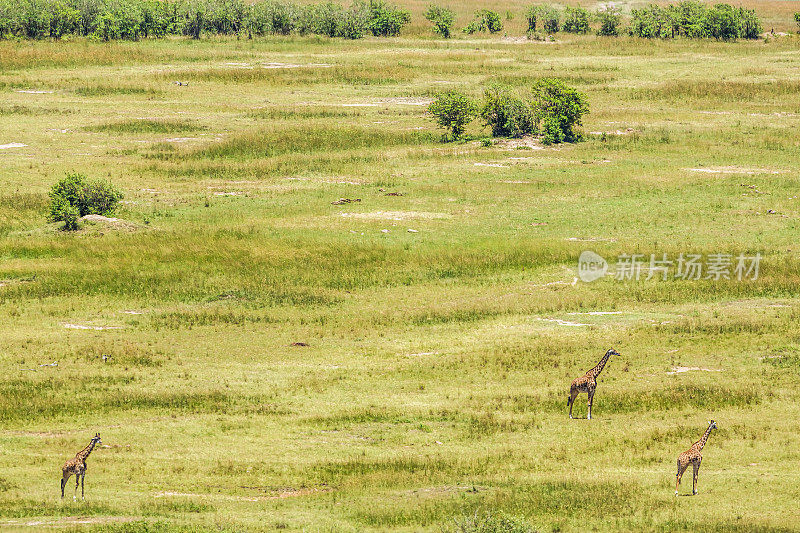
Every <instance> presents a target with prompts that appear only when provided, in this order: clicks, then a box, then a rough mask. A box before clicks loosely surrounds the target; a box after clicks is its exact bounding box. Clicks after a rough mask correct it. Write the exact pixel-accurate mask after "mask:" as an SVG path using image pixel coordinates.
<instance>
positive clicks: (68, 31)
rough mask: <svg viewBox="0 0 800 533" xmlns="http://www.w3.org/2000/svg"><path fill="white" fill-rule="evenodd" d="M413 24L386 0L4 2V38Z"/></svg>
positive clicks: (0, 3)
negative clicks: (302, 1) (296, 0)
mask: <svg viewBox="0 0 800 533" xmlns="http://www.w3.org/2000/svg"><path fill="white" fill-rule="evenodd" d="M410 19H411V14H410V13H409V12H408V11H405V10H402V9H399V8H397V7H395V6H391V5H389V4H386V3H385V2H384V1H383V0H370V1H369V2H368V3H367V2H365V1H362V0H356V1H354V2H353V4H352V5H350V6H349V7H345V6H342V5H341V4H338V3H335V2H326V3H321V4H312V5H303V6H299V5H296V4H293V3H289V2H280V1H275V0H266V1H261V2H256V3H254V4H246V3H244V2H243V1H242V0H22V1H19V0H0V37H4V38H8V37H15V36H18V37H26V38H29V39H41V38H48V37H49V38H56V39H57V38H61V37H63V36H65V35H82V36H89V37H93V38H96V39H101V40H104V41H108V40H111V39H129V40H138V39H141V38H147V37H164V36H167V35H187V36H191V37H193V38H195V39H197V38H199V37H200V35H201V34H203V33H204V32H208V33H215V34H221V35H234V34H235V35H243V36H248V37H252V36H254V35H268V34H281V35H288V34H290V33H299V34H318V35H325V36H328V37H344V38H347V39H360V38H361V37H363V36H364V35H366V34H372V35H376V36H393V35H398V34H399V33H400V29H401V28H402V27H403V26H404V25H405V24H407V23H408V22H409V21H410Z"/></svg>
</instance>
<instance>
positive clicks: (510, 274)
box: [0, 2, 800, 532]
mask: <svg viewBox="0 0 800 533" xmlns="http://www.w3.org/2000/svg"><path fill="white" fill-rule="evenodd" d="M788 4H791V3H788V2H786V3H781V2H774V3H773V2H769V3H768V2H756V3H753V6H752V7H755V8H756V9H757V10H759V14H760V15H763V16H764V17H765V20H766V22H765V27H766V28H767V30H769V28H770V26H771V25H774V24H777V25H778V27H777V28H776V29H778V30H782V31H783V32H784V33H789V29H788V28H789V22H788V20H789V19H788V18H787V16H785V13H784V11H781V9H783V8H784V7H785V6H786V5H788ZM410 7H412V10H413V12H414V17H415V19H414V20H415V21H416V22H415V23H412V26H411V31H409V32H408V33H407V34H404V35H403V36H401V37H397V38H384V39H379V38H366V39H363V40H360V41H343V40H339V39H327V38H318V37H300V36H290V37H267V38H260V39H255V40H248V39H240V40H237V39H235V38H220V37H205V38H203V39H201V40H199V41H193V40H190V39H182V38H171V39H165V40H160V41H155V40H143V41H140V42H112V43H96V42H90V41H88V40H83V39H75V40H71V41H68V42H50V41H40V42H28V41H14V42H0V94H2V98H0V145H9V144H14V143H17V144H19V145H24V146H17V145H16V144H15V146H14V147H10V148H4V149H2V150H0V187H1V188H2V189H1V192H0V235H1V236H0V257H2V261H0V279H2V282H0V346H2V351H0V366H1V367H2V377H0V527H2V528H3V529H12V530H13V529H20V530H22V529H42V528H52V527H59V528H66V529H78V530H86V531H95V530H97V531H165V532H169V531H205V530H213V531H217V530H231V531H233V530H238V531H258V530H273V529H283V530H307V531H323V530H324V531H386V530H397V531H442V530H444V531H449V530H452V529H454V528H456V527H458V526H457V524H458V523H461V524H463V523H464V521H465V520H472V519H474V517H476V516H478V517H480V516H484V515H486V514H502V515H504V516H513V517H517V518H518V519H519V520H521V521H525V522H526V523H528V524H529V525H530V526H531V527H532V528H534V529H535V530H540V531H578V530H581V531H585V530H587V529H588V530H597V531H698V532H718V531H719V532H722V531H733V532H750V531H758V532H777V531H794V530H796V529H797V527H798V523H799V521H800V506H798V501H800V469H798V464H800V431H799V430H800V426H799V425H798V415H800V403H798V400H800V381H799V380H798V374H799V373H800V332H799V331H800V330H798V325H800V297H799V296H798V284H799V283H800V244H799V243H798V236H799V235H800V224H799V223H798V216H800V199H798V195H799V194H800V190H799V189H800V179H799V178H798V173H800V159H798V156H797V154H798V150H799V149H800V136H798V127H799V126H800V39H798V38H797V37H796V36H794V35H791V34H789V35H779V36H777V37H767V38H766V39H761V40H757V41H749V42H744V41H739V42H729V43H726V42H715V41H711V40H697V41H691V40H686V39H676V40H670V41H660V40H655V41H648V40H643V39H634V38H630V37H619V38H602V37H596V36H574V35H561V36H559V37H558V38H557V39H556V40H555V42H537V41H529V40H526V39H524V37H519V35H521V34H522V33H521V30H520V31H517V33H516V34H514V32H513V31H512V30H513V28H514V27H515V26H514V24H513V23H510V24H508V27H509V31H508V34H509V35H508V36H501V35H495V36H480V37H475V36H464V35H458V36H456V37H455V38H454V39H451V40H447V41H446V40H442V39H439V38H436V37H434V36H433V35H431V34H430V32H429V30H428V28H427V26H423V25H422V23H421V22H419V21H420V20H421V15H420V13H421V10H422V9H424V7H425V6H422V5H420V6H416V5H414V6H410ZM475 7H477V6H467V7H464V9H463V12H459V17H460V18H463V19H464V22H466V21H467V20H468V18H469V16H470V13H471V12H472V11H473V10H474V8H475ZM508 9H518V6H509V8H508ZM520 9H521V8H520ZM770 9H772V10H774V13H772V12H770ZM517 17H518V18H521V17H522V15H521V14H518V15H517ZM784 19H785V21H786V22H785V23H783V22H781V21H784ZM517 20H518V19H517ZM775 21H777V22H775ZM415 24H416V25H415ZM780 24H784V26H783V27H782V26H780ZM544 77H556V78H560V79H562V80H564V81H565V82H567V83H569V84H570V85H572V86H574V87H576V88H578V89H579V90H580V91H581V92H582V93H584V94H585V96H586V99H587V101H588V103H589V107H590V113H589V114H588V115H586V116H585V118H584V121H583V122H584V125H583V131H584V133H585V140H584V141H582V142H579V143H575V144H561V145H554V146H546V147H545V146H542V145H540V144H539V143H537V142H534V141H525V142H519V141H516V142H512V141H505V140H500V141H496V142H481V138H482V137H484V136H487V135H488V133H487V130H485V129H481V127H480V123H479V122H477V121H476V122H474V123H472V124H471V125H470V126H469V128H468V129H467V132H466V138H465V139H464V140H461V141H457V142H443V141H442V131H441V130H439V129H437V127H436V125H435V124H434V122H433V121H432V120H431V117H430V116H429V115H427V113H426V104H427V103H428V102H429V101H430V99H431V98H432V97H434V96H435V95H436V94H438V93H440V92H442V91H445V90H449V89H457V90H460V91H463V92H465V93H467V94H471V95H474V96H475V97H479V96H480V95H481V93H482V90H483V88H484V87H485V86H487V85H488V84H489V83H492V82H499V83H503V84H506V85H510V86H513V87H518V88H524V87H526V86H528V85H530V84H532V83H534V82H535V81H536V80H537V79H540V78H544ZM176 81H181V82H185V83H182V84H181V85H177V84H176V83H175V82H176ZM72 171H79V172H83V173H85V174H86V175H88V176H90V177H97V178H105V179H109V180H111V181H112V182H113V183H114V184H115V185H117V186H118V187H119V188H120V189H122V190H123V191H124V193H125V198H124V200H123V203H122V204H121V206H120V208H119V209H117V211H116V212H115V214H114V215H113V217H114V218H116V219H118V220H115V221H111V222H100V223H91V222H86V223H84V224H83V227H82V229H81V230H80V231H76V232H67V231H61V230H60V229H59V225H58V224H55V223H48V222H47V220H46V211H47V203H48V198H47V191H48V189H49V188H50V186H51V185H52V184H53V183H54V182H55V181H57V180H58V179H60V178H62V177H63V176H64V175H65V173H67V172H72ZM392 193H397V194H392ZM343 198H344V199H351V200H356V199H359V200H360V201H352V202H349V203H339V204H338V205H334V204H332V202H336V201H338V200H339V199H343ZM584 250H592V251H594V252H596V253H598V254H599V255H601V256H603V257H605V258H606V259H608V260H609V262H610V263H612V264H613V263H614V261H615V259H616V258H617V257H618V256H619V255H620V254H634V253H636V254H644V255H645V256H646V257H647V258H649V256H650V254H656V255H657V256H658V257H659V258H660V257H661V255H662V254H667V255H668V256H669V257H671V258H672V259H675V258H677V256H678V255H679V254H680V253H685V254H688V253H694V254H704V255H708V254H715V253H726V254H733V255H734V256H735V255H738V254H740V253H744V254H746V255H748V256H752V255H754V254H756V253H759V254H761V262H760V271H759V276H758V279H755V280H751V279H748V280H743V281H738V280H737V279H735V277H734V279H730V280H725V279H721V280H713V279H709V280H705V279H700V280H684V279H674V278H670V279H668V280H666V281H664V280H662V279H661V278H660V276H655V277H654V278H653V279H650V280H645V278H646V277H647V276H646V275H643V276H642V279H641V280H639V281H635V280H626V281H618V280H615V279H613V278H612V277H611V276H606V277H604V278H603V279H600V280H597V281H594V282H591V283H585V282H582V281H580V280H577V281H576V276H577V274H576V267H577V261H578V256H579V255H580V253H581V252H582V251H584ZM612 347H613V348H615V349H616V350H618V351H619V352H620V353H621V354H622V355H621V356H620V357H615V358H613V359H612V360H611V361H610V362H609V363H608V365H607V367H606V369H605V370H604V372H603V374H602V375H601V380H600V383H599V384H598V389H597V394H596V396H595V402H594V412H593V419H592V420H591V421H589V420H586V419H585V418H583V417H585V413H586V405H585V399H586V396H585V395H584V396H582V397H580V398H579V400H578V401H577V402H576V406H575V414H576V415H577V417H578V418H576V419H575V420H569V419H568V417H567V407H566V400H567V396H568V391H569V383H570V381H571V380H572V379H573V378H575V377H577V376H579V375H580V374H582V373H583V372H585V371H586V370H587V369H588V368H590V367H592V366H593V365H594V364H595V363H596V362H597V361H598V360H599V359H600V357H601V356H602V355H603V353H604V352H605V351H606V350H607V349H609V348H612ZM104 356H105V357H104ZM54 362H57V365H53V363H54ZM48 365H50V366H48ZM712 418H713V419H714V420H716V422H717V425H718V426H719V429H718V430H717V431H715V432H714V433H713V434H712V435H711V438H710V439H709V442H708V445H707V446H706V448H705V450H704V456H703V465H702V468H701V470H700V475H699V484H698V489H699V494H698V495H697V496H691V495H690V494H691V469H690V471H689V472H688V473H687V475H686V476H685V477H684V480H683V483H682V487H681V495H680V496H679V497H675V495H674V482H675V468H676V467H675V460H676V457H677V455H678V454H679V453H680V452H682V451H683V450H685V449H686V448H688V447H689V445H690V444H691V443H692V442H694V441H695V440H697V439H698V438H699V437H700V436H701V434H702V432H703V430H704V429H705V428H706V426H707V421H708V420H710V419H712ZM96 432H99V433H100V435H101V436H102V445H100V446H98V448H97V449H96V450H95V451H94V452H93V453H92V455H91V457H90V458H89V460H88V461H87V463H88V470H87V475H86V499H85V501H81V500H80V499H78V501H75V502H74V501H73V499H72V493H73V487H74V482H73V481H71V482H70V483H69V484H68V486H67V497H66V498H65V499H64V500H62V499H61V497H60V496H61V495H60V490H59V481H60V478H61V465H62V464H63V463H64V461H65V460H67V459H69V458H70V457H73V456H74V454H75V453H76V452H77V451H78V450H80V449H81V448H83V447H84V446H85V445H86V444H88V442H89V439H90V438H91V437H92V435H94V434H95V433H96ZM73 480H74V478H73Z"/></svg>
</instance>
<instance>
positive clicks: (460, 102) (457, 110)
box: [428, 91, 478, 139]
mask: <svg viewBox="0 0 800 533" xmlns="http://www.w3.org/2000/svg"><path fill="white" fill-rule="evenodd" d="M428 112H430V114H431V115H433V116H434V117H435V119H436V123H437V124H438V125H439V126H441V127H442V128H445V129H447V130H448V131H449V132H450V135H451V137H452V138H453V139H458V138H459V137H461V135H463V134H464V129H465V128H466V126H467V124H469V123H470V122H472V120H473V119H474V118H475V117H476V116H477V114H478V106H477V104H476V103H475V102H474V101H473V100H472V99H471V98H470V97H468V96H466V95H464V94H462V93H459V92H456V91H449V92H446V93H444V94H440V95H438V96H437V97H436V99H435V100H434V101H433V102H431V104H430V105H429V106H428Z"/></svg>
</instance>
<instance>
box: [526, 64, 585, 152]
mask: <svg viewBox="0 0 800 533" xmlns="http://www.w3.org/2000/svg"><path fill="white" fill-rule="evenodd" d="M532 90H533V97H534V108H535V109H536V117H537V119H539V120H541V121H542V125H543V128H544V130H545V139H544V142H545V143H559V142H564V141H565V142H575V141H577V140H580V134H579V133H578V132H577V131H576V130H575V127H576V126H580V124H581V118H582V117H583V115H585V114H586V113H588V112H589V105H588V104H587V103H586V98H585V97H584V96H583V95H582V94H581V93H580V92H578V91H577V90H576V89H574V88H572V87H569V86H567V85H566V84H564V83H563V82H562V81H560V80H557V79H543V80H540V81H538V82H537V83H536V84H535V85H534V86H533V89H532ZM559 130H560V133H559Z"/></svg>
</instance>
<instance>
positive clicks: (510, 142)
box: [495, 135, 544, 150]
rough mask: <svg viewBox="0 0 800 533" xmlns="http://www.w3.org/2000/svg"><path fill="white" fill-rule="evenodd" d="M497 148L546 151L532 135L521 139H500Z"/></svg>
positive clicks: (496, 143) (496, 144)
mask: <svg viewBox="0 0 800 533" xmlns="http://www.w3.org/2000/svg"><path fill="white" fill-rule="evenodd" d="M495 146H496V147H497V148H500V149H503V150H544V146H542V143H541V142H540V141H539V139H537V138H536V137H532V136H530V135H529V136H526V137H520V138H519V139H500V140H498V141H496V142H495Z"/></svg>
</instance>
